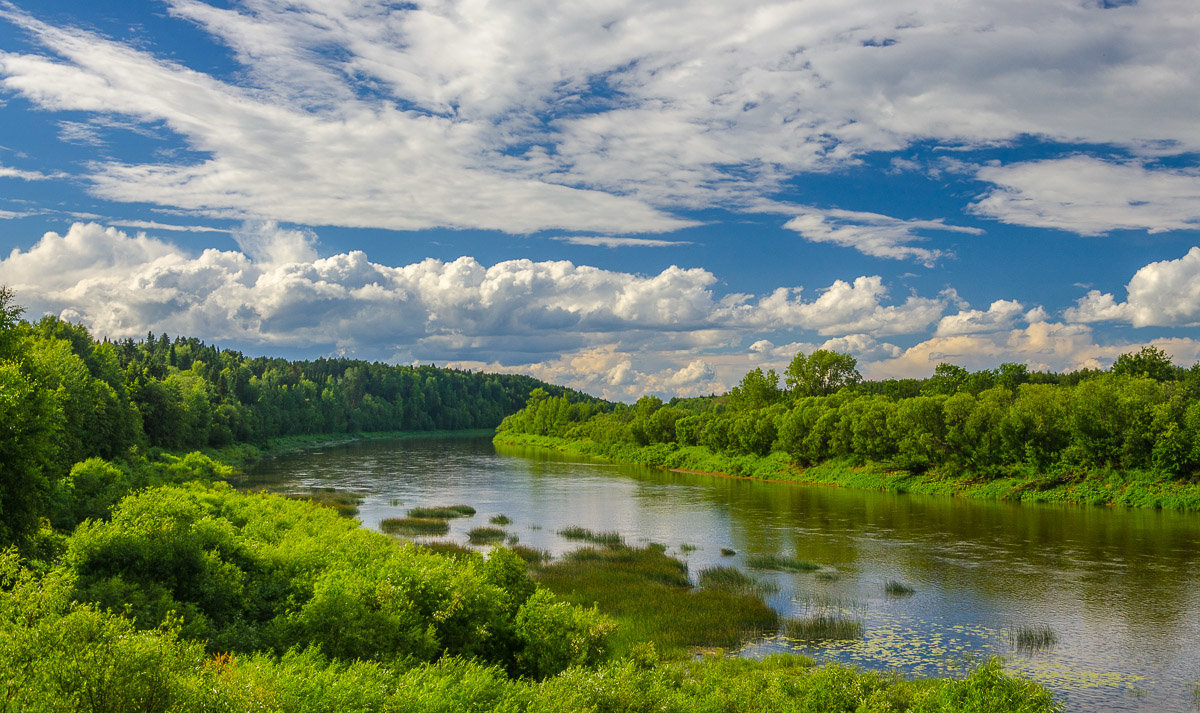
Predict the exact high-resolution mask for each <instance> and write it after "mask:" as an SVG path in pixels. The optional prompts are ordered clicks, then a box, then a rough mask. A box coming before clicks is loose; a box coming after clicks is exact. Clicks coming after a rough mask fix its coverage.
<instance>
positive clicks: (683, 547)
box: [679, 542, 696, 555]
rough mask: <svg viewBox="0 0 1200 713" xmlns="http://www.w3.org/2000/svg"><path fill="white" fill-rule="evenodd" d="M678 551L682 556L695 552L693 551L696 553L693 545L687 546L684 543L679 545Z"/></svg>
mask: <svg viewBox="0 0 1200 713" xmlns="http://www.w3.org/2000/svg"><path fill="white" fill-rule="evenodd" d="M679 551H680V552H682V553H683V554H685V555H686V554H688V553H689V552H695V551H696V546H695V545H689V544H688V543H686V542H684V543H682V544H680V545H679Z"/></svg>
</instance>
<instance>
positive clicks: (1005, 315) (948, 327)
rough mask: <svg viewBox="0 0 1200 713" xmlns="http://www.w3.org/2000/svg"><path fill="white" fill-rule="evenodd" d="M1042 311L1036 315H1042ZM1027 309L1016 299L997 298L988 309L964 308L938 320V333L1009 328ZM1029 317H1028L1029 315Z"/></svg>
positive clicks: (967, 332) (950, 334) (942, 334)
mask: <svg viewBox="0 0 1200 713" xmlns="http://www.w3.org/2000/svg"><path fill="white" fill-rule="evenodd" d="M1040 314H1041V313H1040V312H1038V313H1034V316H1040ZM1025 316H1026V310H1025V308H1024V307H1022V306H1021V303H1020V302H1017V301H1016V300H996V301H995V302H993V303H992V304H991V305H990V306H989V307H988V308H987V309H986V310H977V309H970V310H963V311H960V312H958V313H957V314H948V315H946V316H945V317H942V319H941V320H940V321H939V322H938V326H937V331H936V334H937V336H939V337H950V336H955V335H960V334H978V333H980V332H995V331H999V330H1002V329H1009V328H1011V327H1012V326H1013V322H1014V321H1015V320H1017V319H1018V318H1021V317H1025ZM1027 318H1028V317H1027Z"/></svg>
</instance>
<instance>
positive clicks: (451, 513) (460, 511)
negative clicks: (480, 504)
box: [408, 505, 475, 520]
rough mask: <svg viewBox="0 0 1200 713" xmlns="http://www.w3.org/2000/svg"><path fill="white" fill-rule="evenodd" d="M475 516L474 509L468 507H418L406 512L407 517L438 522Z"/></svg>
mask: <svg viewBox="0 0 1200 713" xmlns="http://www.w3.org/2000/svg"><path fill="white" fill-rule="evenodd" d="M474 514H475V508H473V507H471V506H470V505H438V506H434V507H419V508H413V509H411V510H409V511H408V516H409V517H420V518H433V519H438V520H453V519H454V518H456V517H470V516H471V515H474Z"/></svg>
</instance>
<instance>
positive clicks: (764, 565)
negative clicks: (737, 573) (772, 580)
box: [746, 555, 821, 572]
mask: <svg viewBox="0 0 1200 713" xmlns="http://www.w3.org/2000/svg"><path fill="white" fill-rule="evenodd" d="M746 566H747V567H749V568H751V569H763V570H767V571H769V572H812V571H814V570H818V569H821V565H819V564H817V563H816V562H809V561H808V560H802V559H800V558H798V557H789V556H787V555H750V556H749V557H747V558H746Z"/></svg>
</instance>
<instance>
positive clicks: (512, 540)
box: [504, 535, 521, 547]
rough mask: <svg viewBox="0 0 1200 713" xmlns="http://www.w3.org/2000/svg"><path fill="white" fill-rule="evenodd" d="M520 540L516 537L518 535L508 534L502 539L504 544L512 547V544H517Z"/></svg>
mask: <svg viewBox="0 0 1200 713" xmlns="http://www.w3.org/2000/svg"><path fill="white" fill-rule="evenodd" d="M520 542H521V538H520V537H518V536H516V535H509V536H508V537H507V538H506V539H505V540H504V544H505V545H508V546H509V547H513V546H515V545H517V544H518V543H520Z"/></svg>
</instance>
